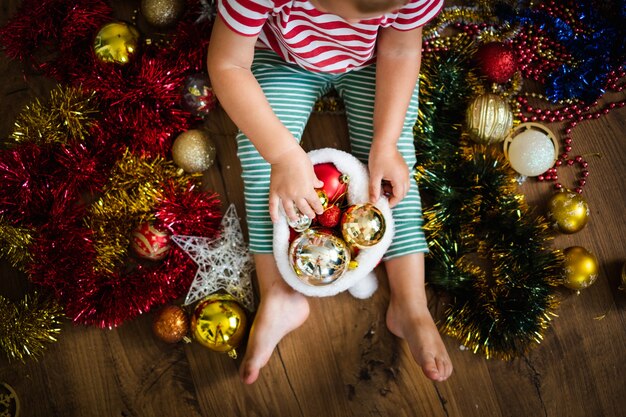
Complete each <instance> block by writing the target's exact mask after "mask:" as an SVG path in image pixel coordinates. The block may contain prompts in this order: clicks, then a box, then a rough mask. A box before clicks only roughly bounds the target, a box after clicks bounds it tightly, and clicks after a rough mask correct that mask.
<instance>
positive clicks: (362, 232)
mask: <svg viewBox="0 0 626 417" xmlns="http://www.w3.org/2000/svg"><path fill="white" fill-rule="evenodd" d="M340 223H341V234H342V235H343V238H344V240H345V241H346V242H347V243H348V244H349V245H352V246H356V247H357V248H361V249H362V248H367V247H370V246H374V245H375V244H377V243H378V242H380V240H381V239H382V238H383V236H384V234H385V229H386V224H385V218H384V216H383V213H382V212H381V211H380V210H379V209H378V208H377V207H376V206H375V205H373V204H370V203H365V204H353V205H351V206H350V207H348V208H347V209H346V211H344V212H343V214H342V216H341V222H340Z"/></svg>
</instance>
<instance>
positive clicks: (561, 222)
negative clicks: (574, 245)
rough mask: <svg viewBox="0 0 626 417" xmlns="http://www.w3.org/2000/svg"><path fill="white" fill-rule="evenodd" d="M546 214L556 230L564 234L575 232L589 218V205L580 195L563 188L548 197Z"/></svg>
mask: <svg viewBox="0 0 626 417" xmlns="http://www.w3.org/2000/svg"><path fill="white" fill-rule="evenodd" d="M547 215H548V219H549V220H550V222H551V223H552V225H553V227H554V228H555V229H556V230H558V231H560V232H561V233H566V234H571V233H576V232H578V231H580V230H581V229H582V228H583V227H585V225H586V224H587V221H588V220H589V206H588V205H587V201H585V199H584V198H583V196H582V195H580V194H578V193H576V192H573V191H569V190H564V191H560V192H556V193H554V195H553V196H552V197H551V198H550V200H549V201H548V211H547Z"/></svg>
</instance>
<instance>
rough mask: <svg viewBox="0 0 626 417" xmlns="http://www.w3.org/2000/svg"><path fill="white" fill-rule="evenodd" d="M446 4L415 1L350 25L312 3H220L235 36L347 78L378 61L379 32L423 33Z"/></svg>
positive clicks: (263, 0) (271, 0) (224, 0)
mask: <svg viewBox="0 0 626 417" xmlns="http://www.w3.org/2000/svg"><path fill="white" fill-rule="evenodd" d="M442 5H443V0H411V1H410V2H409V3H407V4H406V5H404V6H403V7H402V8H400V9H398V10H396V11H394V12H391V13H386V14H384V15H382V16H380V17H374V18H371V19H366V20H361V21H359V22H357V23H350V22H347V21H346V20H344V19H342V18H341V17H339V16H336V15H334V14H330V13H324V12H320V11H318V10H317V9H315V7H314V6H313V5H312V4H311V3H310V2H309V1H308V0H219V6H218V12H219V14H220V16H221V18H222V20H223V21H224V22H225V23H226V25H227V26H229V27H230V28H231V29H232V30H233V31H234V32H236V33H238V34H240V35H244V36H257V35H258V37H259V38H258V42H257V47H259V48H265V49H268V48H269V49H272V50H273V51H274V52H276V53H277V54H278V55H280V56H281V57H282V58H283V59H284V60H285V61H287V62H291V63H295V64H297V65H299V66H301V67H303V68H306V69H308V70H311V71H321V72H333V73H341V72H346V71H349V70H352V69H356V68H361V67H363V66H365V65H368V64H370V63H372V62H373V61H374V55H375V51H376V48H375V47H376V36H377V35H378V30H379V28H386V27H392V28H394V29H397V30H403V31H405V30H411V29H415V28H418V27H420V26H422V25H424V24H426V22H428V21H429V20H430V19H432V18H433V17H434V16H435V15H436V14H437V13H438V12H439V10H440V9H441V7H442Z"/></svg>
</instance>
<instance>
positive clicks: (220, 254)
mask: <svg viewBox="0 0 626 417" xmlns="http://www.w3.org/2000/svg"><path fill="white" fill-rule="evenodd" d="M172 240H173V241H174V242H175V243H176V244H177V245H178V246H180V247H181V249H183V250H184V251H185V252H187V255H189V256H190V257H191V259H193V260H194V261H195V262H196V263H197V264H198V271H197V272H196V276H195V278H194V280H193V283H192V284H191V287H190V288H189V292H188V293H187V297H186V298H185V303H184V304H185V305H189V304H191V303H193V302H195V301H197V300H199V299H201V298H203V297H206V296H207V295H209V294H213V293H215V292H217V291H220V290H223V291H226V292H227V293H229V294H231V295H232V296H233V297H235V298H236V299H237V300H240V302H241V303H242V304H243V305H244V307H245V308H247V309H248V310H249V311H254V295H253V292H252V281H251V279H250V274H251V273H252V270H253V269H254V262H253V260H252V255H251V254H250V252H249V251H248V247H247V245H246V244H245V243H244V240H243V233H242V231H241V225H240V224H239V218H238V217H237V210H236V209H235V206H234V205H233V204H231V205H230V206H229V207H228V210H226V213H225V214H224V217H223V218H222V226H221V235H220V237H219V238H217V239H209V238H205V237H199V236H182V235H175V236H172Z"/></svg>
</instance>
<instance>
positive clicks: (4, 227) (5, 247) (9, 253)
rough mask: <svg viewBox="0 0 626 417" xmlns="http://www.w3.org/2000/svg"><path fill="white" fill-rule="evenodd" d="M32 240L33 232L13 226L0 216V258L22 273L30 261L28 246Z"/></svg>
mask: <svg viewBox="0 0 626 417" xmlns="http://www.w3.org/2000/svg"><path fill="white" fill-rule="evenodd" d="M33 238H34V237H33V230H31V229H29V228H28V227H20V226H13V225H11V224H9V223H8V222H7V221H5V220H4V219H3V218H2V217H1V216H0V258H4V259H7V260H8V261H9V262H10V263H11V265H12V266H13V267H14V268H17V269H19V270H21V271H23V270H24V268H25V266H26V265H27V264H28V263H30V262H31V261H32V255H31V253H30V248H29V246H30V244H31V243H32V241H33Z"/></svg>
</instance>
